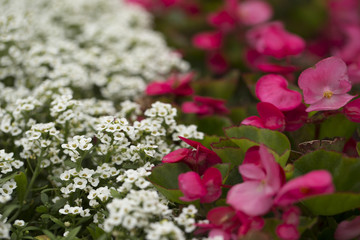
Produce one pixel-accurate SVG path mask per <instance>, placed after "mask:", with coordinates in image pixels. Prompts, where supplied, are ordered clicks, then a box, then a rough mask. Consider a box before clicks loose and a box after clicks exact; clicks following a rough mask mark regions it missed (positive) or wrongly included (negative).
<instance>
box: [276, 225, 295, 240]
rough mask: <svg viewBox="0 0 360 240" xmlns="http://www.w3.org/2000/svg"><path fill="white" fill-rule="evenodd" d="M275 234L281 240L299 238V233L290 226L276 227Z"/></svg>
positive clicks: (293, 226)
mask: <svg viewBox="0 0 360 240" xmlns="http://www.w3.org/2000/svg"><path fill="white" fill-rule="evenodd" d="M276 234H277V235H278V236H279V237H280V238H281V239H283V240H297V239H299V238H300V234H299V231H298V230H297V228H296V226H295V225H292V224H286V223H283V224H280V225H279V226H277V227H276Z"/></svg>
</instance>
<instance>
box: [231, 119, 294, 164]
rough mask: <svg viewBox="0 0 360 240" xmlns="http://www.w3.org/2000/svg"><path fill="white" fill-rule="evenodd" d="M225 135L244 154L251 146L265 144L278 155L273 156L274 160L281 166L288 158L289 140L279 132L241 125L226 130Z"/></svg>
mask: <svg viewBox="0 0 360 240" xmlns="http://www.w3.org/2000/svg"><path fill="white" fill-rule="evenodd" d="M225 133H226V135H227V136H228V137H229V139H230V140H231V141H233V142H234V143H236V144H237V145H238V146H239V147H240V149H241V150H242V151H244V152H246V151H247V150H248V149H249V148H250V147H252V146H257V145H260V144H265V145H266V146H267V147H268V148H270V150H272V151H273V152H274V153H276V155H278V156H276V155H275V158H277V161H278V162H279V163H280V164H281V165H282V166H285V164H286V161H287V159H288V158H289V156H290V149H291V145H290V142H289V139H288V138H287V137H286V136H285V135H284V134H282V133H280V132H277V131H272V130H269V129H263V128H257V127H253V126H244V125H243V126H240V127H231V128H227V129H225Z"/></svg>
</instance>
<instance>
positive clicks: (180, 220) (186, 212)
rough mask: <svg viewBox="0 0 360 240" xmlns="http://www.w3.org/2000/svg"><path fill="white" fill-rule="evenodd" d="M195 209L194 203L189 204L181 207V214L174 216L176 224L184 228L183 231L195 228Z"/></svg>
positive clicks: (188, 231) (190, 230)
mask: <svg viewBox="0 0 360 240" xmlns="http://www.w3.org/2000/svg"><path fill="white" fill-rule="evenodd" d="M196 213H197V209H196V207H195V206H194V205H189V206H187V207H184V208H183V209H182V212H181V214H180V215H179V216H178V217H176V218H175V221H176V223H177V224H179V225H180V226H182V227H184V228H185V232H187V233H190V232H192V231H194V230H195V228H196V226H195V215H196Z"/></svg>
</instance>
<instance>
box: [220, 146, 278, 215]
mask: <svg viewBox="0 0 360 240" xmlns="http://www.w3.org/2000/svg"><path fill="white" fill-rule="evenodd" d="M259 156H260V165H256V164H252V163H245V164H244V163H243V164H242V165H241V166H240V167H239V171H240V173H241V174H242V175H244V176H245V177H246V178H247V179H249V180H247V181H244V182H243V183H240V184H237V185H235V186H233V187H232V188H231V189H230V191H229V192H228V195H227V198H226V202H227V203H228V204H230V205H231V206H232V207H233V208H235V209H236V210H238V211H241V212H244V213H245V214H247V215H249V216H259V215H263V214H265V213H267V212H268V211H269V210H270V208H271V207H272V205H273V196H274V195H275V194H276V193H277V191H278V190H279V189H280V187H281V185H282V184H283V181H284V172H283V170H282V168H281V166H280V165H279V164H278V163H277V162H275V159H274V156H273V155H272V154H271V153H270V152H269V151H268V150H267V149H266V147H265V146H264V145H260V148H259ZM261 171H263V172H264V174H262V176H263V178H262V179H259V178H256V177H255V179H252V178H254V173H256V172H261Z"/></svg>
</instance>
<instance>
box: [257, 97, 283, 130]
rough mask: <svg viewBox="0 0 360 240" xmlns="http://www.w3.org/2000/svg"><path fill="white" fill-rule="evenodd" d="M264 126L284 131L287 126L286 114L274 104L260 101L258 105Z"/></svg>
mask: <svg viewBox="0 0 360 240" xmlns="http://www.w3.org/2000/svg"><path fill="white" fill-rule="evenodd" d="M256 108H257V110H258V113H259V115H260V117H261V120H262V122H263V123H264V127H265V128H267V129H271V130H279V131H283V130H284V128H285V116H284V114H283V113H282V112H281V111H280V110H279V109H278V108H277V107H275V106H274V105H273V104H271V103H267V102H260V103H258V104H257V105H256Z"/></svg>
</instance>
